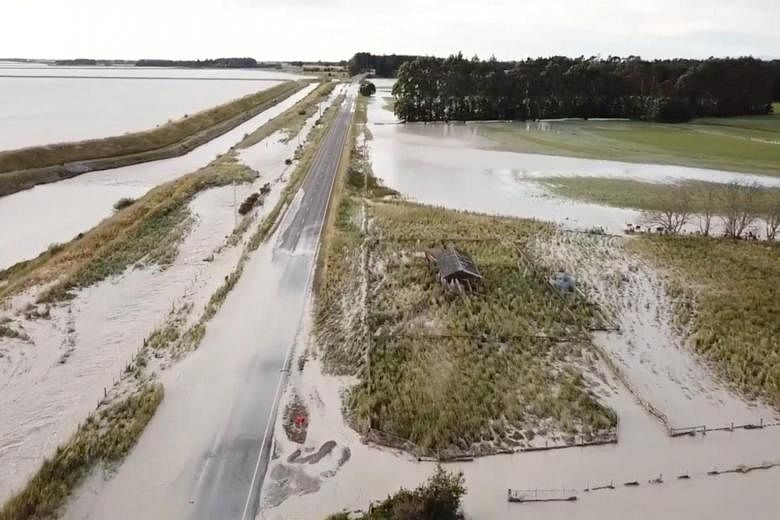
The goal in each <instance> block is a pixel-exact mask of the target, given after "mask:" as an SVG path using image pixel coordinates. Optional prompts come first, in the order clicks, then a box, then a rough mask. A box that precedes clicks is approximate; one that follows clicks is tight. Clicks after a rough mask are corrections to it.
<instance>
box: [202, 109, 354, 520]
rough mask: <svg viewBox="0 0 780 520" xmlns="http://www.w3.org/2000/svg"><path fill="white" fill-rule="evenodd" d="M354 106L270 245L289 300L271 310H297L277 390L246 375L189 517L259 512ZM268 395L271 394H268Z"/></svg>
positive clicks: (338, 121)
mask: <svg viewBox="0 0 780 520" xmlns="http://www.w3.org/2000/svg"><path fill="white" fill-rule="evenodd" d="M352 111H353V97H348V98H347V99H346V100H345V101H344V102H343V103H342V104H341V106H340V107H339V113H338V115H337V116H336V118H335V120H334V121H333V123H332V124H331V126H330V128H329V130H328V133H327V134H326V135H325V138H324V139H323V141H322V143H321V145H320V148H319V149H318V150H317V153H316V155H315V156H314V159H313V160H312V163H311V166H310V168H309V171H308V173H307V174H306V177H305V179H304V181H303V185H302V187H301V190H302V197H301V199H300V203H299V205H297V208H295V212H294V213H293V214H292V215H289V216H288V218H286V219H285V222H284V226H285V227H284V228H283V229H282V230H281V234H280V236H279V237H278V240H277V242H276V244H275V246H274V249H275V251H274V257H275V259H277V260H278V259H279V258H280V257H282V258H284V257H288V260H287V265H286V267H285V269H284V271H283V273H282V276H281V278H280V291H281V292H283V293H284V298H281V299H280V300H281V301H279V302H277V303H284V302H289V303H290V304H291V305H289V306H280V305H275V309H274V310H275V312H278V313H287V312H290V311H293V312H294V314H297V323H296V328H295V330H292V329H289V330H287V331H286V332H287V337H286V338H285V340H283V341H281V342H277V344H276V345H273V347H275V348H274V350H278V352H279V353H280V354H282V353H284V354H285V356H284V358H280V359H284V361H283V363H282V365H281V366H279V376H278V383H277V390H276V391H275V392H274V394H273V396H271V394H270V393H269V392H268V387H267V386H268V385H267V383H268V381H267V379H266V380H265V381H263V382H262V383H261V386H262V387H263V388H258V387H256V386H254V385H253V383H252V381H251V380H250V381H248V383H247V388H246V391H243V392H242V397H241V400H240V402H238V403H235V413H234V414H233V415H232V417H231V422H230V428H229V430H228V431H227V432H225V433H223V435H222V439H221V441H220V445H219V446H218V447H217V449H218V450H224V452H223V453H221V455H220V456H219V458H218V459H217V460H213V459H212V460H211V461H210V462H211V463H210V466H209V470H208V471H207V472H206V473H204V474H203V475H201V478H200V480H201V482H202V485H201V486H200V487H201V491H200V493H199V496H200V500H199V501H198V503H199V506H198V508H197V511H196V512H195V514H194V515H193V518H196V519H203V520H206V519H213V518H240V519H242V520H244V519H251V518H254V517H255V516H256V514H257V506H258V505H259V500H260V490H261V488H262V480H263V477H264V476H265V473H266V469H267V467H268V461H269V458H270V455H271V453H270V451H271V445H272V442H271V441H272V433H273V422H274V419H275V416H276V409H277V406H278V404H279V403H278V398H279V396H278V389H279V388H281V386H282V384H283V383H284V378H285V376H286V373H287V370H289V363H290V359H289V358H288V356H287V355H286V354H287V353H288V351H289V350H290V348H291V347H292V345H293V343H294V341H295V339H296V333H297V331H298V328H299V325H300V318H301V313H302V310H303V299H305V295H306V293H307V292H308V290H309V287H310V282H311V277H310V275H311V273H312V269H313V267H314V260H315V251H316V246H317V244H318V243H319V239H320V233H321V230H322V227H323V225H324V222H325V217H326V214H327V209H328V204H329V202H330V195H331V191H332V188H333V184H334V182H335V179H336V174H337V173H338V169H339V164H340V160H341V156H342V153H343V150H344V145H345V144H346V142H347V138H348V136H349V127H350V122H351V120H352ZM293 300H294V303H293ZM295 310H297V313H296V312H295ZM280 339H281V338H280ZM267 346H272V345H267ZM265 368H266V369H267V367H265ZM274 368H276V367H274ZM270 397H273V398H272V399H269V398H270ZM266 410H267V411H268V412H267V413H266ZM258 412H259V415H258ZM258 417H260V418H261V419H262V423H258V422H257V419H258ZM258 434H262V436H260V435H258ZM247 477H250V478H247Z"/></svg>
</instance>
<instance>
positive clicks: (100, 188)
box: [0, 84, 316, 269]
mask: <svg viewBox="0 0 780 520" xmlns="http://www.w3.org/2000/svg"><path fill="white" fill-rule="evenodd" d="M315 88H316V84H312V85H309V86H307V87H306V88H304V89H302V90H301V91H299V92H297V93H296V94H293V95H292V96H290V97H289V98H287V99H285V100H284V101H282V102H281V103H279V104H277V105H275V106H273V107H271V108H269V109H268V110H266V111H265V112H262V113H261V114H258V115H257V116H255V117H254V118H252V119H250V120H249V121H246V122H244V123H243V124H241V125H239V126H237V127H236V128H234V129H233V130H230V131H229V132H226V133H225V134H223V135H221V136H219V137H217V138H215V139H213V140H212V141H209V142H208V143H206V144H204V145H202V146H199V147H198V148H196V149H194V150H192V151H191V152H189V153H187V154H185V155H182V156H180V157H172V158H170V159H163V160H160V161H152V162H147V163H141V164H134V165H131V166H124V167H122V168H114V169H111V170H102V171H97V172H92V173H86V174H84V175H80V176H77V177H74V178H72V179H67V180H64V181H60V182H56V183H51V184H42V185H39V186H36V187H34V188H32V189H30V190H25V191H21V192H19V193H14V194H13V195H8V196H6V197H0V222H2V223H3V232H2V234H0V269H3V268H6V267H9V266H11V265H13V264H15V263H17V262H20V261H22V260H26V259H29V258H33V257H35V256H37V255H38V254H40V253H41V252H42V251H44V250H45V249H46V248H47V247H48V246H49V245H51V244H53V243H62V242H67V241H68V240H71V239H72V238H74V237H75V236H76V235H77V234H78V233H80V232H83V231H87V230H88V229H90V228H91V227H93V226H94V225H95V224H97V223H98V222H100V220H102V219H103V218H105V217H107V216H109V215H111V213H112V211H113V205H114V203H115V202H116V201H117V200H119V199H120V198H123V197H133V198H137V197H139V196H141V195H143V194H144V193H146V192H147V191H149V190H150V189H151V188H153V187H154V186H157V185H159V184H161V183H164V182H167V181H170V180H173V179H175V178H177V177H179V176H181V175H184V174H186V173H190V172H193V171H195V170H197V169H198V168H200V167H202V166H205V165H206V164H208V163H209V162H210V161H212V160H213V159H214V158H215V157H216V156H217V155H218V154H220V153H224V152H226V151H227V150H228V149H229V148H230V147H231V146H233V145H234V144H236V143H237V142H238V141H240V140H241V138H242V137H243V135H244V134H245V133H247V132H251V131H252V130H254V129H256V128H258V127H259V126H262V125H263V124H265V123H266V122H267V121H269V120H270V119H272V118H274V117H276V116H277V115H279V114H281V113H282V112H284V111H285V110H287V109H288V108H290V107H291V106H292V105H294V104H295V103H296V102H298V101H299V100H301V99H303V98H304V97H305V96H306V95H307V94H308V93H309V92H311V91H312V90H313V89H315Z"/></svg>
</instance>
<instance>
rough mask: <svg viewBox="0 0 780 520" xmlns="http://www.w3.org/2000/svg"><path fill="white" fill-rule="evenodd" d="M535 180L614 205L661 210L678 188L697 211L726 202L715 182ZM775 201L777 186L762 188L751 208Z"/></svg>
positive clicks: (563, 192)
mask: <svg viewBox="0 0 780 520" xmlns="http://www.w3.org/2000/svg"><path fill="white" fill-rule="evenodd" d="M535 181H537V182H540V183H542V184H544V185H545V186H546V187H547V188H548V189H549V190H550V191H552V192H553V193H555V194H556V195H558V196H561V197H566V198H569V199H577V200H583V201H586V202H592V203H595V204H603V205H606V206H614V207H618V208H635V209H639V210H647V211H662V210H665V209H667V208H668V207H669V201H670V200H675V198H676V197H677V198H679V194H680V190H685V191H686V192H687V193H688V194H689V196H690V205H691V210H692V211H694V212H701V211H702V209H703V208H704V207H705V206H707V207H709V208H710V210H711V211H712V212H714V213H715V214H719V213H723V212H725V211H726V209H727V207H728V203H729V201H728V199H727V198H726V197H725V196H724V195H725V189H726V185H724V184H719V183H715V182H702V181H682V182H679V183H674V184H667V183H654V182H643V181H637V180H632V179H616V178H605V177H546V178H538V179H535ZM778 200H780V188H762V189H761V191H760V192H759V194H757V196H756V199H755V201H754V203H755V209H756V211H757V212H758V213H760V212H761V209H762V207H763V206H765V205H767V204H769V203H770V202H771V201H778ZM775 203H776V204H777V202H775Z"/></svg>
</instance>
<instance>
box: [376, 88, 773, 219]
mask: <svg viewBox="0 0 780 520" xmlns="http://www.w3.org/2000/svg"><path fill="white" fill-rule="evenodd" d="M385 85H386V83H380V86H379V90H378V92H379V94H378V96H377V98H375V99H373V100H372V101H371V102H370V104H369V108H368V126H369V129H370V131H371V133H372V135H373V140H371V141H370V142H369V146H370V148H371V160H372V165H373V170H374V174H375V175H376V176H377V177H378V178H379V179H381V180H382V181H383V182H384V183H385V184H386V185H387V186H388V187H390V188H393V189H396V190H398V191H399V192H401V194H403V195H404V196H406V197H408V198H410V199H412V200H415V201H418V202H422V203H425V204H433V205H440V206H445V207H448V208H453V209H461V210H468V211H478V212H485V213H492V214H498V215H506V216H516V217H526V218H536V219H540V220H548V221H552V222H556V223H559V224H563V225H565V226H567V227H570V228H573V229H581V230H582V229H587V228H591V227H594V226H598V227H602V228H604V229H605V230H606V231H608V232H612V233H620V232H622V230H623V229H624V228H625V226H626V223H629V222H630V223H635V222H637V220H638V218H639V215H640V214H639V212H638V211H635V210H631V209H625V208H615V207H606V206H601V205H597V204H590V203H585V202H581V201H575V200H571V199H564V198H560V197H556V196H553V195H552V194H551V193H549V191H547V190H546V189H545V188H544V187H543V186H542V185H540V183H538V182H536V181H537V180H539V179H543V178H550V177H556V176H562V177H568V176H588V177H605V178H625V179H635V180H639V181H645V182H677V181H683V180H696V181H703V180H707V181H711V182H721V183H727V182H730V181H732V180H734V179H740V180H742V181H748V182H756V183H759V184H761V185H764V186H780V179H778V178H776V177H768V176H762V175H753V174H738V173H734V172H728V171H720V170H708V169H703V168H690V167H683V166H670V165H660V164H642V163H627V162H619V161H606V160H597V159H583V158H576V157H561V156H553V155H540V154H528V153H516V152H505V151H498V150H491V149H490V148H491V146H492V144H493V143H492V142H491V141H490V140H488V139H486V138H485V137H483V136H482V135H481V133H480V131H479V127H480V125H479V124H406V125H404V124H396V123H397V121H396V119H395V116H394V115H393V114H392V112H391V111H390V110H388V108H387V107H386V101H385V99H383V97H382V96H389V91H388V90H387V87H386V86H385Z"/></svg>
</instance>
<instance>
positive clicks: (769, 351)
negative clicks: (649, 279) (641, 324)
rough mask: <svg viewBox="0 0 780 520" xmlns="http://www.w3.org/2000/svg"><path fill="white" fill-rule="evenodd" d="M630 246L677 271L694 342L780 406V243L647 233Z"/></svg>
mask: <svg viewBox="0 0 780 520" xmlns="http://www.w3.org/2000/svg"><path fill="white" fill-rule="evenodd" d="M630 247H633V248H635V249H636V250H638V251H639V252H640V253H641V254H643V255H644V256H645V257H646V258H648V259H650V260H651V261H652V262H653V263H654V264H655V265H656V266H657V267H659V268H660V269H663V270H666V271H668V272H669V273H670V275H671V289H672V292H673V294H674V295H675V296H676V298H677V299H678V302H680V303H682V304H681V305H678V306H677V307H678V311H679V312H684V313H686V316H685V318H686V319H687V320H688V321H689V323H690V325H691V344H692V345H693V348H694V349H695V350H696V351H697V352H698V353H699V354H701V355H702V356H703V357H704V359H706V360H707V361H708V362H709V363H710V364H711V365H712V366H713V367H714V368H715V369H716V371H717V372H718V373H719V374H720V375H721V376H722V377H723V378H724V379H725V380H726V381H728V382H730V383H732V384H733V385H734V386H735V387H737V388H738V389H739V390H741V391H742V392H743V393H744V394H745V395H747V396H748V397H751V398H753V397H761V398H764V399H766V400H768V401H769V402H770V403H771V404H773V405H775V406H778V407H780V320H779V319H778V316H780V244H779V243H768V242H755V241H736V240H715V239H712V238H707V237H690V236H686V237H678V236H645V237H643V238H642V239H641V240H634V241H632V242H631V246H630Z"/></svg>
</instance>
